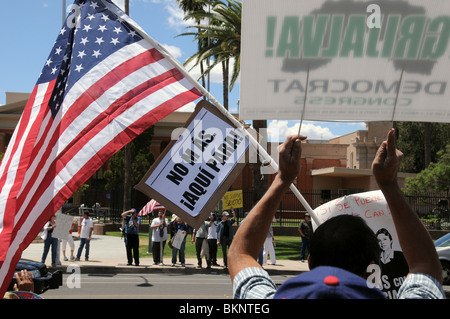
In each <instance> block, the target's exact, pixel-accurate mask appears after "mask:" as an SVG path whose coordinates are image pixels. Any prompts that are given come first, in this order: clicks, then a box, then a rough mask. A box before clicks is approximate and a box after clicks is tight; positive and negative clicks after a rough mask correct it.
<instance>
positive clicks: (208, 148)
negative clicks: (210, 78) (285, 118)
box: [136, 101, 249, 228]
mask: <svg viewBox="0 0 450 319" xmlns="http://www.w3.org/2000/svg"><path fill="white" fill-rule="evenodd" d="M178 133H179V135H178V136H176V137H175V138H174V136H172V141H171V143H170V144H169V145H168V146H167V147H166V149H165V151H164V152H163V153H162V154H161V155H160V156H159V157H158V159H157V160H156V162H155V163H154V164H153V166H152V167H151V168H150V170H149V171H148V172H147V173H146V175H145V176H144V178H143V179H142V180H141V182H140V183H139V184H138V185H137V186H136V189H138V190H140V191H141V192H143V193H144V194H146V195H147V196H149V197H151V198H154V199H156V200H157V201H158V202H159V203H161V204H162V205H164V206H165V207H166V208H167V209H169V210H170V211H171V212H172V213H174V214H176V215H177V216H179V217H180V218H181V219H182V220H184V221H185V222H186V223H187V224H189V225H191V226H193V227H194V228H198V227H200V225H201V223H202V222H203V221H204V220H205V219H206V217H207V216H208V214H209V213H211V211H212V210H213V209H214V207H215V206H216V204H217V202H218V201H220V199H221V198H222V196H223V195H224V194H225V192H226V191H227V190H228V188H229V187H230V186H231V184H232V183H233V182H234V180H235V178H236V176H237V175H238V174H239V173H240V172H241V170H242V169H243V167H244V166H245V164H246V156H245V155H246V153H247V151H248V148H249V141H248V138H247V137H246V136H245V135H244V134H243V132H241V131H240V130H239V129H237V128H236V127H235V126H234V125H233V124H232V123H231V122H230V121H229V120H228V119H226V118H225V117H224V116H223V115H222V113H220V112H219V111H218V110H217V108H215V107H214V106H212V105H211V104H209V103H208V102H206V101H201V102H200V103H199V104H198V105H197V108H196V110H195V112H194V113H193V114H192V116H191V117H190V118H189V120H188V121H187V123H186V125H185V127H184V128H182V129H181V130H179V131H178Z"/></svg>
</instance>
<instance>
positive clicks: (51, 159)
mask: <svg viewBox="0 0 450 319" xmlns="http://www.w3.org/2000/svg"><path fill="white" fill-rule="evenodd" d="M157 48H160V46H159V44H157V43H156V42H154V41H153V40H152V39H151V38H150V37H149V36H148V35H146V34H145V33H144V32H143V31H142V30H141V29H140V27H139V26H137V25H136V24H135V23H134V22H133V21H132V20H131V19H130V18H129V17H128V16H126V15H125V14H124V13H123V12H122V11H121V10H120V9H119V8H117V7H116V6H115V5H114V4H112V3H111V2H110V0H98V1H94V0H76V1H75V3H74V5H73V6H72V11H71V12H70V13H69V15H68V17H67V19H66V22H65V23H64V25H63V27H62V29H61V31H60V32H59V35H58V37H57V40H56V42H55V45H54V47H53V49H52V50H51V53H50V55H49V58H48V59H47V61H46V63H45V65H44V68H43V70H42V73H41V74H40V76H39V79H38V81H37V84H36V86H35V87H34V89H33V91H32V94H31V97H30V99H29V101H28V103H27V105H26V106H25V109H24V111H23V114H22V117H21V119H20V121H19V123H18V125H17V127H16V130H15V132H14V134H13V136H12V138H11V141H10V143H9V146H8V149H7V151H6V153H5V155H4V158H3V161H2V164H1V166H0V281H1V282H2V285H1V287H0V296H3V293H4V292H5V290H6V288H7V286H8V284H9V282H10V280H11V278H12V274H13V272H14V268H15V265H16V263H17V261H18V260H19V259H20V257H21V254H22V252H23V250H25V248H27V247H28V245H29V244H30V243H31V242H32V241H33V239H34V238H35V237H36V236H37V234H38V233H39V231H40V230H41V229H42V227H43V225H44V224H45V222H46V221H48V220H49V219H50V217H51V216H52V215H53V214H54V213H55V212H56V211H57V210H58V209H59V208H60V207H61V206H62V205H63V204H64V202H65V201H66V200H67V199H68V198H69V197H70V196H71V195H72V194H73V193H74V192H75V191H76V190H77V189H78V188H79V187H80V186H81V185H82V184H83V183H84V182H85V181H86V180H87V179H88V178H90V177H91V176H92V175H93V173H94V172H95V171H96V170H98V169H99V168H100V167H101V166H102V165H103V164H104V163H105V162H106V161H107V160H108V159H109V158H110V157H111V156H112V155H113V154H114V153H115V152H117V151H118V150H119V149H120V148H122V147H123V146H124V145H126V144H127V143H129V142H130V141H131V140H132V139H134V138H135V137H136V136H137V135H139V134H140V133H142V132H143V131H145V130H146V129H148V128H149V127H150V126H151V125H153V124H154V123H155V122H157V121H159V120H161V119H162V118H164V117H165V116H167V115H168V114H169V113H172V112H173V111H175V110H176V109H178V108H180V107H182V106H184V105H186V104H188V103H190V102H192V101H194V100H196V99H198V98H199V97H200V95H201V94H200V92H199V91H198V90H197V89H196V85H194V84H193V81H190V80H188V79H187V78H186V77H185V76H184V75H183V74H185V72H181V71H180V68H178V67H177V66H178V65H179V64H178V63H177V62H173V61H172V60H173V59H171V58H167V57H165V56H166V54H165V53H164V54H162V53H161V52H160V51H161V50H158V49H157ZM31 54H32V53H31Z"/></svg>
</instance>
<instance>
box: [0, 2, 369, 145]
mask: <svg viewBox="0 0 450 319" xmlns="http://www.w3.org/2000/svg"><path fill="white" fill-rule="evenodd" d="M114 2H116V4H118V5H119V6H121V5H123V2H124V0H114ZM72 3H73V2H72V0H66V6H69V5H71V4H72ZM2 12H3V15H2V19H1V20H0V39H1V40H0V41H1V50H0V104H5V92H31V91H32V89H33V87H34V85H35V83H36V80H37V78H38V76H39V73H40V72H41V69H42V67H43V66H44V63H45V61H46V60H47V57H48V55H49V53H50V50H51V48H52V47H53V43H54V41H55V40H56V37H57V35H58V32H59V30H60V28H61V25H62V16H63V1H62V0H14V1H3V2H2ZM130 16H131V18H133V19H134V20H135V21H136V22H137V23H138V24H139V25H140V26H141V27H142V28H143V29H144V30H145V31H146V32H147V33H148V34H149V35H150V36H151V37H153V38H154V39H155V40H157V41H158V42H159V43H161V44H163V45H165V46H166V47H167V49H168V50H169V51H170V52H172V54H173V56H174V57H175V58H177V59H178V61H180V62H181V63H184V61H185V60H186V59H187V58H188V57H189V56H191V55H192V54H194V53H195V49H196V44H195V43H194V42H193V41H192V38H191V37H176V36H177V35H179V34H180V33H183V32H186V31H187V29H186V26H187V25H188V24H186V22H184V21H183V13H182V12H181V10H179V9H178V7H177V5H176V2H175V0H130ZM193 75H194V76H195V78H197V77H198V72H196V71H195V70H194V71H193ZM211 93H212V94H213V95H214V97H215V98H216V99H217V100H219V101H220V102H222V84H221V74H220V72H219V70H218V72H214V74H213V75H212V77H211ZM238 99H239V84H237V85H236V86H235V87H234V89H233V91H232V92H231V93H230V101H229V106H230V111H231V112H238V107H237V101H238ZM298 124H299V121H272V122H270V123H269V127H273V128H278V129H279V132H280V135H281V138H282V139H284V135H285V134H296V133H297V132H298ZM364 127H365V126H364V123H331V122H309V121H305V122H303V124H302V134H304V135H307V136H308V137H309V138H312V139H325V140H327V139H329V138H332V137H335V136H339V135H343V134H347V133H350V132H353V131H355V130H359V129H364Z"/></svg>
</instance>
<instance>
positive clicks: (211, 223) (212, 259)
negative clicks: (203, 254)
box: [207, 213, 219, 266]
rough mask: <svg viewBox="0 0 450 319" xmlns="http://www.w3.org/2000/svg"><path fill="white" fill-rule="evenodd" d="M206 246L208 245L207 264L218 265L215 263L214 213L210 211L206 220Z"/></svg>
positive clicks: (215, 224)
mask: <svg viewBox="0 0 450 319" xmlns="http://www.w3.org/2000/svg"><path fill="white" fill-rule="evenodd" d="M208 226H209V227H208V237H207V240H208V247H209V254H208V258H209V265H211V266H219V264H218V263H217V221H216V214H215V213H211V214H210V215H209V222H208Z"/></svg>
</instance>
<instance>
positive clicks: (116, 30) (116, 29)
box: [113, 27, 123, 34]
mask: <svg viewBox="0 0 450 319" xmlns="http://www.w3.org/2000/svg"><path fill="white" fill-rule="evenodd" d="M113 32H115V33H117V34H120V33H121V32H123V31H122V30H121V29H120V28H118V27H115V28H114V31H113Z"/></svg>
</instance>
